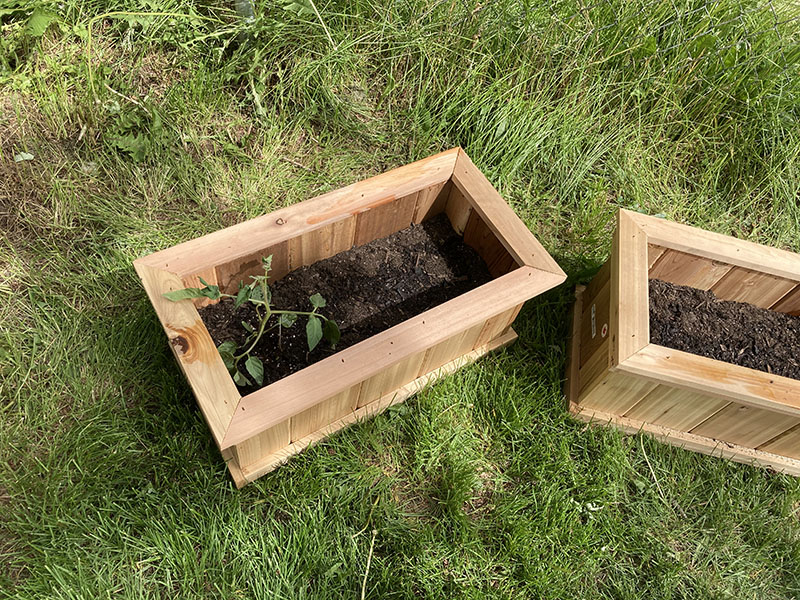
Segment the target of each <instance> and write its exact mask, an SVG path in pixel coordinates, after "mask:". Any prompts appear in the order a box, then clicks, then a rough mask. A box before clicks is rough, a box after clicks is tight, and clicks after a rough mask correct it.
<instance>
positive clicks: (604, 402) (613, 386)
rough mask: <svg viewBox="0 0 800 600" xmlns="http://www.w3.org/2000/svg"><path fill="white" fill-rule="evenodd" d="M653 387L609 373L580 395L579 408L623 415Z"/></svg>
mask: <svg viewBox="0 0 800 600" xmlns="http://www.w3.org/2000/svg"><path fill="white" fill-rule="evenodd" d="M655 387H656V384H654V383H652V382H650V381H646V380H644V379H640V378H637V377H631V376H629V375H625V374H624V373H618V372H614V371H610V372H609V373H608V375H607V376H606V377H605V379H603V381H602V382H601V383H600V384H599V385H597V386H595V387H594V388H593V389H592V390H591V391H590V392H589V393H587V394H581V396H580V399H581V400H580V406H581V408H583V409H586V410H599V411H602V412H606V413H611V414H620V415H621V414H625V413H626V412H627V411H628V410H630V409H631V408H632V407H633V406H635V405H636V403H637V402H639V401H640V400H641V399H642V398H644V397H645V396H646V395H647V394H649V393H650V392H651V391H653V389H655Z"/></svg>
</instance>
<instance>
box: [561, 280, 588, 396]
mask: <svg viewBox="0 0 800 600" xmlns="http://www.w3.org/2000/svg"><path fill="white" fill-rule="evenodd" d="M585 291H586V287H585V286H582V285H578V286H576V287H575V302H574V303H573V305H572V326H571V333H570V336H569V339H568V340H567V368H566V381H565V382H564V396H565V397H566V401H567V406H569V403H571V402H575V403H577V402H578V391H579V390H580V361H581V315H582V314H583V294H584V292H585Z"/></svg>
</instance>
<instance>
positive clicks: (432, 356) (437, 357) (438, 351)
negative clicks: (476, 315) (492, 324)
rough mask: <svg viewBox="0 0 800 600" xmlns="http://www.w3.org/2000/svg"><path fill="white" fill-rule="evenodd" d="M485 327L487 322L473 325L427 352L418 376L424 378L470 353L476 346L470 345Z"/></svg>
mask: <svg viewBox="0 0 800 600" xmlns="http://www.w3.org/2000/svg"><path fill="white" fill-rule="evenodd" d="M485 325H486V322H485V321H484V322H483V323H478V324H477V325H473V326H472V327H470V328H469V329H466V330H464V331H461V332H458V333H456V334H455V335H452V336H450V337H449V338H447V339H446V340H443V341H441V342H439V343H438V344H436V345H435V346H431V347H430V348H428V349H427V350H426V351H425V357H424V358H423V360H422V365H421V366H420V370H419V372H418V373H417V374H418V375H419V376H422V375H424V374H425V373H430V372H431V371H434V370H436V369H438V368H439V367H441V366H442V365H444V364H447V363H449V362H450V361H451V360H453V359H454V358H455V357H457V356H459V355H461V354H465V353H467V352H469V351H470V350H471V349H472V347H473V346H474V344H473V346H469V343H470V342H474V341H475V340H477V339H478V336H480V334H481V331H483V328H484V326H485Z"/></svg>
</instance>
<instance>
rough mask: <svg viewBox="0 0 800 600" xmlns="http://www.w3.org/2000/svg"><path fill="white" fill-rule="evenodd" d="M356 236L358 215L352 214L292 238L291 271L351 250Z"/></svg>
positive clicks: (290, 245)
mask: <svg viewBox="0 0 800 600" xmlns="http://www.w3.org/2000/svg"><path fill="white" fill-rule="evenodd" d="M355 236H356V217H354V216H350V217H345V218H344V219H342V220H340V221H336V222H334V223H329V224H327V225H323V226H322V227H318V228H317V229H312V230H311V231H308V232H306V233H304V234H303V235H299V236H297V237H295V238H292V239H290V240H289V241H288V242H287V245H288V247H289V271H294V270H295V269H299V268H300V267H305V266H308V265H313V264H314V263H315V262H317V261H320V260H324V259H326V258H330V257H331V256H334V255H336V254H339V252H345V251H347V250H350V248H352V247H353V245H354V244H355ZM273 260H274V259H273ZM275 279H277V278H275Z"/></svg>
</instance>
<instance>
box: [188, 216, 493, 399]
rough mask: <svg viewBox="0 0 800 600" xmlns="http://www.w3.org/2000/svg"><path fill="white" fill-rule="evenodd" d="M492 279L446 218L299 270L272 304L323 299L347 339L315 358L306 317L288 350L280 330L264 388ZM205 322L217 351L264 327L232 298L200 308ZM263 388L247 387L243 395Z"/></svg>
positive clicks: (292, 305) (265, 349) (268, 350)
mask: <svg viewBox="0 0 800 600" xmlns="http://www.w3.org/2000/svg"><path fill="white" fill-rule="evenodd" d="M491 279H492V277H491V275H490V274H489V270H488V268H487V266H486V263H484V262H483V259H482V258H481V257H480V256H479V255H478V253H477V252H476V251H475V250H473V249H472V248H470V247H469V246H467V245H466V244H465V243H464V241H463V240H462V238H461V236H459V235H458V234H457V233H456V232H455V231H454V230H453V228H452V226H451V225H450V221H449V220H448V219H447V217H446V216H445V215H440V216H438V217H435V218H433V219H430V220H429V221H426V222H425V223H422V224H420V225H412V226H410V227H408V228H406V229H404V230H402V231H399V232H397V233H395V234H393V235H390V236H388V237H386V238H383V239H379V240H375V241H372V242H370V243H368V244H364V245H363V246H358V247H356V248H351V249H350V250H347V251H346V252H341V253H339V254H337V255H335V256H332V257H331V258H328V259H325V260H322V261H319V262H317V263H314V264H313V265H309V266H306V267H302V268H300V269H297V270H296V271H292V272H291V273H289V274H288V275H286V276H285V277H283V279H281V280H279V281H276V282H275V283H274V284H272V285H271V286H270V287H271V288H272V305H273V306H274V307H275V308H276V309H283V310H299V311H310V310H311V308H312V307H311V304H310V303H309V300H308V298H309V296H311V295H313V294H315V293H319V294H322V296H323V297H324V298H325V300H326V301H327V306H325V308H323V309H321V310H320V312H321V313H322V314H323V315H325V316H326V317H329V318H331V319H333V320H334V321H336V323H337V324H338V325H339V328H340V330H341V333H342V337H341V339H340V340H339V343H338V344H337V345H336V350H335V351H334V350H332V349H331V347H330V345H329V344H328V343H327V342H326V341H325V340H323V341H321V342H320V343H319V345H318V346H317V347H316V348H315V349H314V351H313V352H311V353H310V354H309V353H308V344H307V341H306V333H305V329H306V318H305V317H300V318H299V319H298V321H297V323H295V324H294V326H293V327H291V328H290V329H283V331H282V333H281V339H280V345H281V347H282V350H279V349H278V348H279V340H278V334H277V329H276V330H274V331H272V332H270V333H268V334H266V335H264V337H263V338H261V341H259V343H258V346H256V348H255V350H254V352H253V354H255V355H256V356H258V358H260V359H261V361H262V362H263V363H264V385H269V384H270V383H273V382H275V381H277V380H279V379H281V378H283V377H286V376H287V375H289V374H291V373H294V372H295V371H299V370H300V369H302V368H304V367H307V366H308V365H310V364H313V363H315V362H317V361H319V360H322V359H323V358H325V357H327V356H330V355H331V354H333V353H334V352H338V351H339V350H343V349H344V348H347V347H348V346H352V345H353V344H356V343H358V342H360V341H362V340H365V339H367V338H368V337H371V336H373V335H375V334H376V333H380V332H381V331H383V330H385V329H388V328H389V327H392V326H393V325H397V324H398V323H401V322H402V321H405V320H406V319H408V318H410V317H413V316H415V315H418V314H419V313H421V312H424V311H426V310H428V309H429V308H432V307H434V306H436V305H438V304H441V303H442V302H446V301H447V300H450V299H452V298H455V297H456V296H459V295H461V294H463V293H465V292H467V291H469V290H471V289H473V288H476V287H478V286H480V285H482V284H484V283H486V282H488V281H490V280H491ZM245 283H249V281H246V282H245ZM200 316H201V317H202V319H203V322H204V323H205V324H206V327H207V328H208V331H209V333H210V334H211V337H212V338H213V340H214V343H215V344H216V345H217V346H219V345H220V344H221V343H222V342H225V341H227V340H232V341H234V342H236V344H237V345H239V346H241V344H242V343H243V342H244V339H245V337H246V336H247V334H246V332H245V330H244V328H243V327H242V321H246V322H248V323H250V324H251V325H252V326H254V327H257V325H258V319H257V316H256V312H255V308H254V307H253V305H251V304H249V303H248V304H245V305H243V306H241V307H239V308H238V309H234V307H233V301H232V300H228V299H225V300H223V301H221V302H219V303H217V304H212V305H209V306H207V307H205V308H202V309H200ZM255 389H257V388H255V387H253V388H241V392H242V393H243V394H247V393H250V392H251V391H254V390H255Z"/></svg>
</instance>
